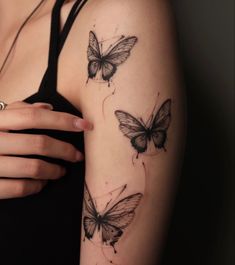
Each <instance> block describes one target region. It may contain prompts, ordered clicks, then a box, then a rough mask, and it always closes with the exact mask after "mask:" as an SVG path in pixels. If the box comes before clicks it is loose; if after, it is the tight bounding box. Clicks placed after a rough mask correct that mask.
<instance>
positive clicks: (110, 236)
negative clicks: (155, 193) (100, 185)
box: [83, 183, 143, 253]
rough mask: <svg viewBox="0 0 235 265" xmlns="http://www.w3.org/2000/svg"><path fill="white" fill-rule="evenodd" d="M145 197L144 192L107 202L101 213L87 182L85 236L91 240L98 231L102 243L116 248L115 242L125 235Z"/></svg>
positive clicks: (84, 220)
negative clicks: (115, 201) (113, 202)
mask: <svg viewBox="0 0 235 265" xmlns="http://www.w3.org/2000/svg"><path fill="white" fill-rule="evenodd" d="M142 197H143V194H142V193H135V194H132V195H130V196H127V197H125V198H123V199H121V200H119V201H118V202H117V203H115V204H112V205H111V206H110V203H107V206H106V208H105V210H104V211H103V212H102V213H101V212H99V211H98V210H97V208H96V202H95V199H93V198H92V197H91V194H90V191H89V189H88V186H87V184H86V183H85V188H84V217H83V227H84V230H85V237H86V238H87V239H89V240H91V239H92V238H93V236H94V234H95V233H96V232H98V233H99V235H100V237H101V244H102V245H104V246H110V247H112V248H113V249H114V252H115V253H117V251H116V249H115V244H116V243H117V242H118V240H119V239H120V237H121V236H122V235H123V233H124V230H125V229H126V228H127V227H128V226H129V225H130V224H131V222H132V221H133V219H134V217H135V210H136V208H137V207H138V205H139V204H140V201H141V199H142Z"/></svg>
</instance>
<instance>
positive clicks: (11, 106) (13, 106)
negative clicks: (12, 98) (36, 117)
mask: <svg viewBox="0 0 235 265" xmlns="http://www.w3.org/2000/svg"><path fill="white" fill-rule="evenodd" d="M35 107H36V108H44V109H48V110H52V109H53V106H52V105H51V104H48V103H44V102H37V103H34V104H28V103H26V102H23V101H16V102H13V103H11V104H9V105H7V107H6V109H5V110H7V109H8V110H9V109H19V108H35Z"/></svg>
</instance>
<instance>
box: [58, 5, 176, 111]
mask: <svg viewBox="0 0 235 265" xmlns="http://www.w3.org/2000/svg"><path fill="white" fill-rule="evenodd" d="M73 3H74V1H71V2H69V3H67V4H66V5H65V6H64V7H63V11H62V16H63V17H66V16H67V15H68V13H69V10H70V9H71V7H72V5H73ZM173 24H174V23H172V14H171V7H170V3H169V1H167V0H148V1H142V0H119V1H116V0H89V1H87V2H86V4H85V5H84V7H83V8H82V10H81V12H80V13H79V14H78V16H77V18H76V20H75V22H74V25H73V27H72V30H71V32H70V34H69V37H68V40H67V45H66V47H65V52H64V55H65V56H64V57H65V58H64V61H68V62H69V64H70V72H69V73H68V78H67V80H69V87H70V93H71V97H70V98H71V100H74V102H73V103H74V104H75V105H78V104H79V105H82V107H81V108H82V109H84V110H85V109H87V108H89V107H90V106H87V102H88V100H87V99H88V98H93V97H97V95H99V94H98V91H97V92H95V91H96V90H93V91H92V93H89V91H91V90H89V89H88V88H87V86H86V81H87V79H89V77H92V78H93V77H98V75H99V71H98V70H97V71H94V69H92V67H93V66H94V65H92V67H90V68H89V65H88V64H89V62H90V61H89V58H88V54H87V52H88V50H89V49H88V46H89V41H91V40H90V39H89V37H90V32H93V33H94V34H95V36H96V38H97V41H98V43H99V45H101V46H102V47H101V48H103V50H104V53H105V52H106V53H107V51H108V48H109V46H110V45H111V46H112V45H114V43H116V41H117V40H118V39H119V38H123V39H124V40H126V38H127V37H135V38H136V39H138V45H135V46H133V45H132V44H133V43H132V42H131V43H129V42H128V40H129V39H127V41H126V42H123V43H124V44H128V45H127V46H125V47H126V48H125V49H127V50H128V49H129V48H130V47H131V49H129V50H128V51H126V50H125V52H127V53H125V54H124V55H125V56H127V55H128V58H129V57H130V58H129V59H128V60H127V59H125V58H119V61H118V62H116V63H117V64H121V66H120V67H119V68H120V70H119V71H117V74H116V73H115V74H113V75H112V78H115V81H116V83H117V84H118V83H119V84H122V82H123V81H121V79H123V77H125V76H126V78H127V77H128V79H131V80H129V82H130V83H131V84H132V85H133V86H134V83H135V82H134V81H136V82H137V83H139V80H138V78H137V74H138V76H142V75H145V78H144V79H145V80H146V79H148V80H149V82H151V80H152V79H153V76H149V73H150V71H148V73H145V71H144V70H143V65H144V67H145V68H146V66H148V67H149V68H151V67H155V68H156V67H157V66H156V61H155V57H156V56H158V57H159V59H158V62H159V65H160V64H161V65H162V63H161V60H162V61H165V60H167V58H166V56H167V55H169V56H172V51H173V48H174V27H173ZM131 40H135V39H134V38H133V39H131ZM172 44H173V45H172ZM170 46H171V47H170ZM118 47H119V46H118ZM120 47H121V46H120ZM133 47H134V48H133ZM150 51H152V52H150ZM163 53H164V54H165V55H166V56H164V57H163V56H162V54H163ZM130 54H132V56H129V55H130ZM124 55H123V56H124ZM125 56H124V57H125ZM140 59H141V62H142V66H141V67H140V65H139V62H140V61H139V60H140ZM122 61H123V62H122ZM126 62H128V64H127V63H126ZM90 63H91V62H90ZM94 64H95V63H94ZM125 65H126V67H125ZM97 67H98V66H97ZM130 69H131V70H132V71H130ZM114 70H115V71H116V67H115V69H113V71H114ZM89 71H90V72H89ZM91 71H94V73H92V72H91ZM65 72H66V70H65V69H64V71H63V76H65V75H64V73H65ZM67 72H68V71H67ZM125 72H126V75H125ZM127 72H128V74H127ZM133 73H135V74H133ZM110 74H111V73H110ZM110 74H109V73H108V74H106V75H105V77H104V79H110V78H109V75H110ZM119 79H120V80H119ZM144 79H143V80H144ZM89 85H90V86H96V85H97V83H96V82H93V83H92V82H90V83H89ZM123 85H124V84H123ZM129 86H130V85H129ZM67 87H68V86H67ZM84 87H85V88H84ZM131 90H132V89H131V88H130V91H131ZM133 90H134V88H133ZM78 94H79V99H78V96H77V95H78ZM76 101H77V102H76Z"/></svg>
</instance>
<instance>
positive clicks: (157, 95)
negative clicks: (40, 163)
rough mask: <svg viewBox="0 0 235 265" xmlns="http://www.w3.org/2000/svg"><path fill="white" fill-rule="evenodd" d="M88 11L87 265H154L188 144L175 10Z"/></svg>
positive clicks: (100, 4) (101, 6) (132, 1)
mask: <svg viewBox="0 0 235 265" xmlns="http://www.w3.org/2000/svg"><path fill="white" fill-rule="evenodd" d="M89 9H90V13H89V15H90V21H91V22H90V28H89V29H88V27H87V32H85V33H84V36H87V46H86V50H83V52H84V54H85V58H86V61H85V63H84V67H85V70H86V71H84V73H85V72H86V78H87V83H86V86H85V87H84V88H83V89H82V90H81V101H82V102H81V105H82V111H83V114H84V117H85V118H87V119H88V120H91V121H92V122H93V124H94V131H92V132H87V133H86V134H85V146H86V184H85V193H84V210H83V225H82V235H83V238H82V246H81V265H95V264H102V265H104V264H110V263H113V264H120V265H132V264H133V265H137V264H140V265H143V264H145V265H149V264H156V260H157V258H158V257H159V253H160V250H161V246H162V242H163V237H164V234H165V228H166V225H167V220H168V216H169V210H170V208H171V203H172V197H173V194H174V189H175V183H176V179H177V176H178V174H179V168H180V164H181V160H182V151H183V146H184V140H185V134H184V93H183V89H182V81H181V74H180V71H179V63H178V58H177V52H176V47H175V31H174V27H173V25H174V21H173V18H172V14H171V8H170V4H169V2H168V1H163V0H158V1H155V0H150V1H142V0H129V1H124V0H123V1H115V0H109V1H105V0H103V1H97V2H95V1H94V2H92V1H91V4H90V6H88V7H87V10H89ZM82 19H83V18H82V17H81V20H82ZM143 261H144V262H143Z"/></svg>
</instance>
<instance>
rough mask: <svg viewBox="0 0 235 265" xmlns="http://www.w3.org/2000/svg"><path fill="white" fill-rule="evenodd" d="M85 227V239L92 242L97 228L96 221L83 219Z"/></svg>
mask: <svg viewBox="0 0 235 265" xmlns="http://www.w3.org/2000/svg"><path fill="white" fill-rule="evenodd" d="M83 227H84V230H85V237H86V238H88V239H89V240H90V239H91V238H92V237H93V235H94V233H95V230H96V227H97V221H96V219H95V218H93V217H88V216H85V217H84V218H83Z"/></svg>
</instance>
